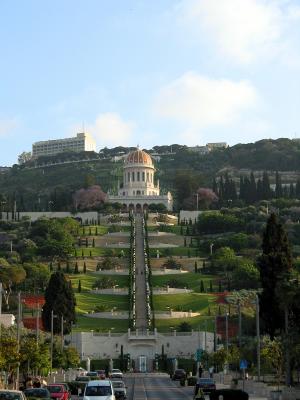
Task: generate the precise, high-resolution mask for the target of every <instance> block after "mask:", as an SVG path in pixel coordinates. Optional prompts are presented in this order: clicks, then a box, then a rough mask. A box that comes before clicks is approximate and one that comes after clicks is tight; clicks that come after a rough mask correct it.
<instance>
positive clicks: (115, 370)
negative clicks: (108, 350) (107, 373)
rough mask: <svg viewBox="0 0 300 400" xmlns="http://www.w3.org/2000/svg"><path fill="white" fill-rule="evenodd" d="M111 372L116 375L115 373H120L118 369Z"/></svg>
mask: <svg viewBox="0 0 300 400" xmlns="http://www.w3.org/2000/svg"><path fill="white" fill-rule="evenodd" d="M111 372H113V373H116V372H117V373H119V374H120V373H121V371H120V370H119V369H113V370H112V371H111Z"/></svg>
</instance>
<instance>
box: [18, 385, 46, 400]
mask: <svg viewBox="0 0 300 400" xmlns="http://www.w3.org/2000/svg"><path fill="white" fill-rule="evenodd" d="M23 393H24V395H25V396H26V399H27V400H39V399H43V400H51V397H50V392H49V390H48V389H46V388H29V389H25V390H24V392H23Z"/></svg>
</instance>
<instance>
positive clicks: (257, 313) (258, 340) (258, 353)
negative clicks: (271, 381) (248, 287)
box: [255, 295, 260, 381]
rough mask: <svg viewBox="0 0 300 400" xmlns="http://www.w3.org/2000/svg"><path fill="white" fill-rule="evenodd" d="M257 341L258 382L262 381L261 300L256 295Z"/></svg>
mask: <svg viewBox="0 0 300 400" xmlns="http://www.w3.org/2000/svg"><path fill="white" fill-rule="evenodd" d="M255 304H256V341H257V350H256V351H257V380H258V381H260V327H259V298H258V295H256V303H255Z"/></svg>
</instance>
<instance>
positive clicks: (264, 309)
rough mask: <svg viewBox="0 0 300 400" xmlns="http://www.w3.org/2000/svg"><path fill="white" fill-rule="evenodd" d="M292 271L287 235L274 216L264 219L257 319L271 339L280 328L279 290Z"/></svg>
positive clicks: (281, 324)
mask: <svg viewBox="0 0 300 400" xmlns="http://www.w3.org/2000/svg"><path fill="white" fill-rule="evenodd" d="M291 269H292V256H291V249H290V245H289V241H288V237H287V234H286V232H285V230H284V228H283V226H282V224H281V223H280V222H279V221H278V220H277V217H276V215H275V214H274V213H272V214H271V216H270V218H269V219H268V222H267V226H266V229H265V231H264V233H263V243H262V255H261V256H260V258H259V270H260V280H261V286H262V289H263V290H262V293H261V294H260V316H261V318H262V320H263V322H264V331H265V332H266V333H268V334H269V335H270V336H271V337H272V338H273V337H274V335H275V334H276V332H277V331H281V330H282V329H283V327H284V315H283V312H282V304H281V303H282V299H281V298H280V289H281V288H282V285H283V283H284V282H285V281H288V279H289V275H290V272H291Z"/></svg>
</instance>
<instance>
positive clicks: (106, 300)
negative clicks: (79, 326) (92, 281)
mask: <svg viewBox="0 0 300 400" xmlns="http://www.w3.org/2000/svg"><path fill="white" fill-rule="evenodd" d="M76 302H77V305H76V312H78V313H81V314H82V313H87V312H91V311H93V310H95V308H96V307H100V308H101V311H110V310H112V309H113V308H114V307H115V308H116V310H119V311H126V310H128V296H119V295H113V294H93V293H87V292H81V293H76Z"/></svg>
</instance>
